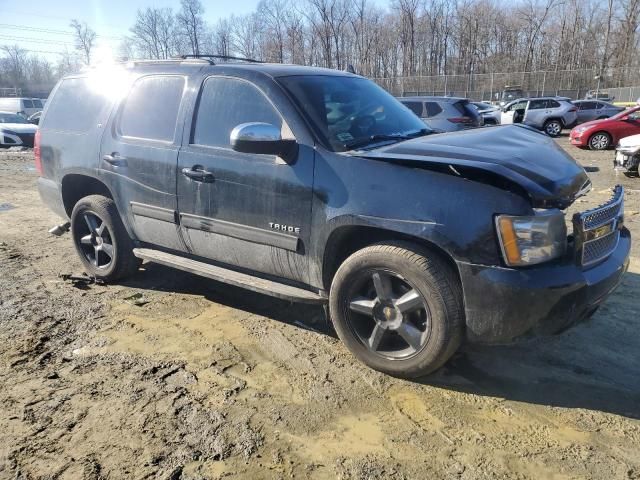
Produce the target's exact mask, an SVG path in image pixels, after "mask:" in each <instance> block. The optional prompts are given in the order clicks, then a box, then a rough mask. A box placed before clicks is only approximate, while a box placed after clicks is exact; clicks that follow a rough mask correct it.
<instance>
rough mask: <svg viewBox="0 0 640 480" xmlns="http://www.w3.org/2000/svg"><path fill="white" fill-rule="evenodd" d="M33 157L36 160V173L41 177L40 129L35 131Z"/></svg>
mask: <svg viewBox="0 0 640 480" xmlns="http://www.w3.org/2000/svg"><path fill="white" fill-rule="evenodd" d="M33 155H34V156H35V159H36V171H37V172H38V175H40V176H42V159H41V157H40V129H38V130H36V136H35V138H34V139H33Z"/></svg>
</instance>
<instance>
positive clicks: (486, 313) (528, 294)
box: [458, 229, 631, 343]
mask: <svg viewBox="0 0 640 480" xmlns="http://www.w3.org/2000/svg"><path fill="white" fill-rule="evenodd" d="M630 248H631V237H630V234H629V231H628V230H626V229H623V230H622V232H621V236H620V241H619V243H618V246H617V248H616V249H615V250H614V251H613V253H612V254H611V255H610V256H609V257H608V258H607V259H606V260H605V261H604V262H602V263H600V264H598V265H596V266H594V267H591V268H589V269H587V270H583V269H582V268H581V267H579V266H578V265H576V264H574V263H563V264H556V265H541V266H538V267H531V268H527V269H511V268H502V267H493V266H484V265H482V266H481V265H473V264H468V263H463V262H458V268H459V271H460V276H461V279H462V287H463V291H464V301H465V313H466V324H467V339H468V340H469V341H471V342H476V343H506V342H509V341H511V340H513V339H515V338H516V337H520V336H522V335H525V334H552V333H557V332H560V331H562V330H564V329H566V328H567V327H569V326H571V325H573V324H575V323H577V322H579V321H580V320H583V319H585V318H587V317H589V316H590V315H591V314H592V313H593V312H594V311H595V310H596V309H597V308H598V306H599V305H600V304H601V303H602V302H603V301H604V300H605V299H606V298H607V297H608V296H609V294H610V293H611V292H612V291H613V290H614V289H615V288H616V287H617V286H618V284H619V283H620V281H621V279H622V275H623V274H624V272H625V271H626V270H627V268H628V266H629V251H630Z"/></svg>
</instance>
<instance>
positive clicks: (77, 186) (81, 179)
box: [60, 173, 113, 218]
mask: <svg viewBox="0 0 640 480" xmlns="http://www.w3.org/2000/svg"><path fill="white" fill-rule="evenodd" d="M60 183H61V189H60V190H61V193H62V202H63V204H64V209H65V211H66V212H67V215H68V216H69V218H71V212H72V211H73V207H74V206H75V204H76V203H78V200H80V199H81V198H83V197H86V196H88V195H103V196H105V197H108V198H111V199H113V194H112V193H111V190H109V187H107V186H106V185H105V184H104V183H103V182H101V181H100V180H98V179H97V178H95V177H92V176H89V175H84V174H78V173H70V174H67V175H65V176H64V177H62V181H61V182H60Z"/></svg>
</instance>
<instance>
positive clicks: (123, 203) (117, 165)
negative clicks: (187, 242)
mask: <svg viewBox="0 0 640 480" xmlns="http://www.w3.org/2000/svg"><path fill="white" fill-rule="evenodd" d="M185 84H186V80H185V78H184V77H183V76H181V75H165V74H162V75H147V76H143V77H140V78H138V79H137V80H136V81H135V82H134V83H133V85H132V87H131V89H130V90H129V94H128V95H127V96H126V98H124V100H123V101H122V102H121V103H120V105H119V106H118V109H117V112H116V114H115V115H113V116H112V120H111V123H110V125H108V128H107V130H106V131H105V134H104V136H103V140H102V148H101V153H100V162H99V165H100V167H99V169H100V171H101V173H102V175H103V176H104V177H105V178H106V179H107V183H108V184H109V185H110V187H111V189H112V192H113V193H114V195H115V198H116V202H117V204H118V209H119V210H120V212H121V213H126V215H127V216H128V218H129V225H131V227H132V229H133V233H134V234H135V236H136V238H137V239H138V240H141V241H143V242H148V243H151V244H154V245H159V246H162V247H165V248H169V249H173V250H179V251H183V250H184V249H185V248H184V243H183V242H182V241H181V240H180V235H179V229H178V226H177V200H176V165H177V159H178V149H179V146H180V142H181V134H182V130H181V128H177V125H178V124H180V125H181V124H182V122H178V118H181V116H182V112H181V108H182V107H181V105H182V97H183V93H184V91H185Z"/></svg>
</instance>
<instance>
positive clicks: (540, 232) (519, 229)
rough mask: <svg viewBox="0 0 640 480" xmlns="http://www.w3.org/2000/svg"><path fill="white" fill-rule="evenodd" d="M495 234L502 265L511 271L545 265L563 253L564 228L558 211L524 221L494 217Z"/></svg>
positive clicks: (543, 212) (565, 246) (565, 247)
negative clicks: (498, 243) (515, 267)
mask: <svg viewBox="0 0 640 480" xmlns="http://www.w3.org/2000/svg"><path fill="white" fill-rule="evenodd" d="M496 230H497V231H498V238H499V239H500V248H501V249H502V256H503V258H504V261H505V262H506V264H507V265H509V266H512V267H513V266H523V265H534V264H536V263H542V262H546V261H548V260H552V259H554V258H558V257H560V256H562V255H563V254H564V253H565V251H566V249H567V226H566V224H565V223H564V213H562V212H561V211H560V210H542V211H540V212H536V214H535V215H532V216H527V217H515V216H512V215H498V216H497V217H496Z"/></svg>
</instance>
